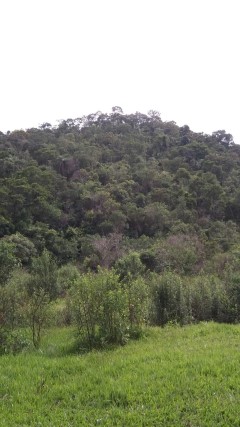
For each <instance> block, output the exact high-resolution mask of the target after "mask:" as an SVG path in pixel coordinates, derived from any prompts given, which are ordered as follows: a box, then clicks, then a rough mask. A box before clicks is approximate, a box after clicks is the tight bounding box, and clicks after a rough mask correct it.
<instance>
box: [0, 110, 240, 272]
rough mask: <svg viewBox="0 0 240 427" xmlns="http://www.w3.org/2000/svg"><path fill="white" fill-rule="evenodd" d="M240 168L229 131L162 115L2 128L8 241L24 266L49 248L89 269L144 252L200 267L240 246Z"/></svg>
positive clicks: (1, 227) (151, 261) (3, 222)
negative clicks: (206, 129) (199, 128)
mask: <svg viewBox="0 0 240 427" xmlns="http://www.w3.org/2000/svg"><path fill="white" fill-rule="evenodd" d="M239 166H240V147H239V146H238V145H235V144H234V142H233V139H232V136H231V135H230V134H228V133H226V132H225V131H223V130H220V131H217V132H214V133H213V134H212V135H207V134H204V133H195V132H193V131H191V130H190V129H189V127H188V126H187V125H185V126H183V127H179V126H177V125H176V123H175V122H163V121H162V120H161V117H160V115H159V113H157V112H155V111H150V112H149V114H147V115H145V114H141V113H135V114H129V115H125V114H123V112H122V110H121V108H119V107H114V108H113V109H112V113H111V114H102V113H101V112H97V113H96V114H91V115H89V116H87V117H82V118H78V119H68V120H63V121H61V122H60V123H59V125H58V126H56V127H53V126H51V125H50V124H49V123H44V124H42V125H41V126H40V127H39V128H32V129H27V130H26V131H24V130H16V131H14V132H8V133H7V134H4V133H0V180H1V186H0V191H1V197H0V237H1V243H2V244H3V243H4V244H5V243H12V244H13V245H14V247H15V252H16V255H17V257H18V259H20V261H21V263H22V264H23V265H27V264H28V263H29V262H30V259H31V257H33V256H36V255H37V254H41V252H42V251H43V249H44V248H46V249H47V250H48V251H50V252H51V253H53V254H54V255H55V256H56V259H57V261H58V262H59V264H62V263H67V262H77V263H78V265H79V266H80V267H81V268H82V269H83V270H84V269H88V268H92V269H96V268H97V266H98V265H101V266H103V267H107V268H108V267H110V266H112V265H114V263H115V262H116V260H117V259H119V258H120V257H121V256H122V255H123V254H126V253H129V252H130V251H136V252H138V253H139V254H140V257H141V260H142V262H143V264H144V265H145V267H147V269H150V270H155V271H157V272H161V271H163V270H164V269H165V268H172V269H173V270H176V271H177V272H179V273H185V274H191V273H197V272H198V271H200V270H201V269H203V268H209V263H210V261H211V260H212V264H213V263H214V262H215V261H214V260H216V256H218V265H219V264H220V261H219V257H220V258H221V260H223V255H224V254H225V255H226V254H227V255H228V256H230V255H231V254H232V253H233V252H234V251H235V254H236V252H237V250H238V246H237V244H238V242H239V222H240V168H239ZM222 262H223V261H222ZM207 266H208V267H207ZM216 268H217V267H216Z"/></svg>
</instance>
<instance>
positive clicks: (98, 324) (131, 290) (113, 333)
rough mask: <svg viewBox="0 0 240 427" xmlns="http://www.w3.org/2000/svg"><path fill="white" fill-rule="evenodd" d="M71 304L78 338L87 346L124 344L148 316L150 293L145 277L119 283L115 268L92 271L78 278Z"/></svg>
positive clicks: (72, 291)
mask: <svg viewBox="0 0 240 427" xmlns="http://www.w3.org/2000/svg"><path fill="white" fill-rule="evenodd" d="M70 295H71V307H72V313H73V318H74V320H75V323H76V326H77V329H78V335H79V338H80V339H81V340H82V341H84V342H85V344H86V345H87V347H88V348H93V347H94V346H96V345H105V344H124V343H125V342H126V341H127V339H128V338H129V336H130V334H131V333H134V334H135V335H136V334H139V332H140V330H141V326H142V324H143V323H144V322H146V318H147V310H148V305H147V292H146V285H145V283H144V281H143V279H136V280H133V281H130V282H127V283H124V282H120V280H119V276H118V275H117V273H116V272H115V271H114V270H99V271H98V273H92V272H89V273H87V274H85V275H82V276H81V277H80V278H79V279H78V280H76V281H75V283H74V285H73V286H72V288H71V291H70Z"/></svg>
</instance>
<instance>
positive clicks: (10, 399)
mask: <svg viewBox="0 0 240 427" xmlns="http://www.w3.org/2000/svg"><path fill="white" fill-rule="evenodd" d="M239 337H240V326H239V325H225V324H216V323H211V322H210V323H207V322H206V323H200V324H198V325H191V326H185V327H178V326H174V325H173V326H166V327H165V328H156V327H155V328H149V329H147V330H146V331H145V335H144V337H143V338H142V339H140V340H138V341H131V342H129V343H128V344H127V345H126V346H123V347H117V348H111V349H107V350H104V351H96V350H95V351H92V352H90V353H77V352H76V349H74V344H73V343H74V337H73V330H72V329H71V328H57V329H51V330H50V331H48V332H47V333H46V335H45V337H44V339H43V342H42V346H41V349H40V350H33V349H28V350H26V351H25V352H23V353H21V354H18V355H4V356H1V358H0V426H1V427H5V426H6V427H16V426H18V427H24V426H32V427H58V426H59V427H60V426H61V427H75V426H84V427H85V426H86V427H90V426H98V425H99V426H111V427H112V426H122V427H123V426H133V427H138V426H139V427H147V426H149V427H150V426H151V427H153V426H156V427H160V426H164V427H168V426H169V427H170V426H171V427H175V426H176V427H178V426H185V427H213V426H222V427H226V426H231V427H234V426H235V427H239V425H240V411H239V408H240V381H239V378H240V339H239Z"/></svg>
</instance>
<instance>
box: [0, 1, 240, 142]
mask: <svg viewBox="0 0 240 427" xmlns="http://www.w3.org/2000/svg"><path fill="white" fill-rule="evenodd" d="M239 17H240V2H239V0H58V1H57V0H0V47H1V49H0V55H1V56H0V58H1V62H0V130H1V131H3V132H6V131H7V130H14V129H19V128H27V127H33V126H38V125H39V124H41V123H43V122H46V121H48V122H50V123H52V124H54V123H55V121H56V120H58V119H67V118H76V117H79V116H81V115H83V114H90V113H94V112H96V111H97V110H101V111H102V112H109V111H110V110H111V107H112V106H115V105H119V106H121V107H122V108H123V110H124V112H125V113H130V112H135V111H140V112H142V113H146V112H147V111H148V110H150V109H155V110H158V111H159V112H160V113H161V116H162V119H163V120H174V121H176V122H177V124H179V125H183V124H188V125H189V126H190V128H191V129H192V130H194V131H203V132H207V133H211V132H212V131H215V130H218V129H225V130H226V131H227V132H230V133H232V134H233V136H234V139H235V142H238V143H240V120H239V108H238V103H239V99H240V83H239V79H240V58H239V44H240V24H239Z"/></svg>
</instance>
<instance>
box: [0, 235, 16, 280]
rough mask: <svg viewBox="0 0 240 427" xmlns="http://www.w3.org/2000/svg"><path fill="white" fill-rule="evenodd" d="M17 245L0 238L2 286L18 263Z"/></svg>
mask: <svg viewBox="0 0 240 427" xmlns="http://www.w3.org/2000/svg"><path fill="white" fill-rule="evenodd" d="M14 251H15V246H14V244H12V243H8V242H6V241H5V240H4V239H1V240H0V286H1V285H4V284H5V283H6V282H7V280H8V279H9V278H10V276H11V273H12V271H13V269H14V268H15V267H16V265H17V258H16V256H15V253H14Z"/></svg>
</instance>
